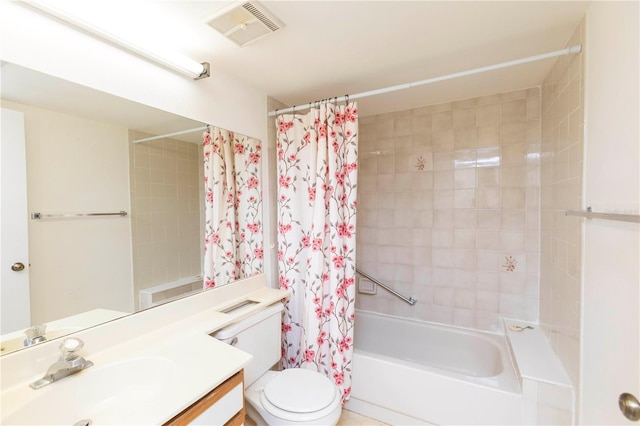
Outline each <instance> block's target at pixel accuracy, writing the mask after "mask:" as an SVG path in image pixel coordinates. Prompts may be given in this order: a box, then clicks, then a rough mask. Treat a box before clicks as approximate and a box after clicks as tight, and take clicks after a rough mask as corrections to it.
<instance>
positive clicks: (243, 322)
mask: <svg viewBox="0 0 640 426" xmlns="http://www.w3.org/2000/svg"><path fill="white" fill-rule="evenodd" d="M283 309H284V306H283V305H282V303H280V302H277V303H274V304H273V305H269V306H268V307H267V308H265V309H262V310H260V311H257V312H254V313H253V314H251V315H249V316H247V317H245V318H242V319H240V320H238V321H236V322H234V323H231V324H229V325H228V326H226V327H223V328H221V329H220V330H218V331H216V332H214V333H213V334H212V336H213V337H215V338H216V339H218V340H227V339H230V338H232V337H234V336H237V335H238V334H239V333H241V332H243V331H244V330H246V329H247V328H249V327H252V326H254V325H256V324H258V323H259V322H261V321H263V320H265V319H267V318H269V317H270V316H272V315H276V314H280V312H282V310H283Z"/></svg>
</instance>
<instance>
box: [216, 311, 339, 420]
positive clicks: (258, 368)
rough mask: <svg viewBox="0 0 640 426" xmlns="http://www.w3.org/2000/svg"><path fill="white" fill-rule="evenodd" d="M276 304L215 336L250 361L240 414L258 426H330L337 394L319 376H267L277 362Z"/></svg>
mask: <svg viewBox="0 0 640 426" xmlns="http://www.w3.org/2000/svg"><path fill="white" fill-rule="evenodd" d="M283 308H284V307H283V305H282V304H281V303H276V304H274V305H271V306H269V307H268V308H267V309H264V310H262V311H259V312H257V313H255V314H253V315H251V316H249V317H247V318H244V319H242V320H240V321H238V322H235V323H233V324H231V325H229V326H228V327H225V328H223V329H222V330H219V331H218V332H216V333H215V334H214V337H215V338H216V339H219V340H222V341H224V342H226V343H229V344H230V345H233V346H235V347H237V348H238V349H240V350H242V351H245V352H247V353H250V354H251V355H253V359H252V360H251V363H250V364H249V365H248V366H247V367H245V370H244V386H245V408H246V411H247V414H248V416H249V417H251V419H252V420H253V421H255V422H256V424H257V425H258V426H263V425H271V426H275V425H331V426H333V425H335V424H336V423H337V422H338V419H339V418H340V413H341V412H342V400H341V397H340V391H339V390H338V388H337V387H336V386H335V384H334V383H333V382H332V381H331V380H330V379H329V378H327V377H325V376H324V375H322V374H320V373H318V372H316V371H313V370H307V369H303V368H290V369H286V370H283V371H273V370H270V369H271V368H272V367H273V366H274V365H275V364H276V363H277V362H278V361H279V360H280V356H281V349H280V339H281V330H282V328H281V313H282V310H283Z"/></svg>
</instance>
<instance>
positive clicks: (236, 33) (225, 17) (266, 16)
mask: <svg viewBox="0 0 640 426" xmlns="http://www.w3.org/2000/svg"><path fill="white" fill-rule="evenodd" d="M205 22H206V23H207V25H209V26H211V27H212V28H213V29H215V30H217V31H219V32H220V33H221V34H222V35H224V36H225V37H227V38H228V39H229V40H231V41H233V42H235V43H236V44H237V45H239V46H246V45H247V44H249V43H252V42H254V41H256V40H258V39H261V38H262V37H265V36H267V35H269V34H271V33H273V32H276V31H278V30H279V29H280V28H282V27H284V24H283V23H282V22H280V20H279V19H278V18H276V17H275V16H273V15H272V14H271V13H270V12H269V11H268V10H267V9H265V8H264V7H263V6H261V5H259V4H258V3H256V2H255V1H242V2H236V3H233V4H231V5H229V6H228V7H225V8H223V9H221V10H219V11H218V12H216V13H215V14H214V15H213V16H210V17H208V18H207V19H205Z"/></svg>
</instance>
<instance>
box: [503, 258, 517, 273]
mask: <svg viewBox="0 0 640 426" xmlns="http://www.w3.org/2000/svg"><path fill="white" fill-rule="evenodd" d="M517 266H518V261H517V260H516V259H514V257H513V256H505V257H504V265H502V267H503V268H504V269H505V271H507V272H515V270H516V267H517Z"/></svg>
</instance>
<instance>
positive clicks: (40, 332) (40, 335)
mask: <svg viewBox="0 0 640 426" xmlns="http://www.w3.org/2000/svg"><path fill="white" fill-rule="evenodd" d="M46 330H47V325H46V324H42V325H36V326H33V327H30V328H27V329H26V330H25V331H24V334H26V335H27V338H26V339H24V346H25V347H27V346H33V345H36V344H38V343H42V342H44V341H46V340H47V338H46V337H45V335H44V332H45V331H46Z"/></svg>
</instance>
